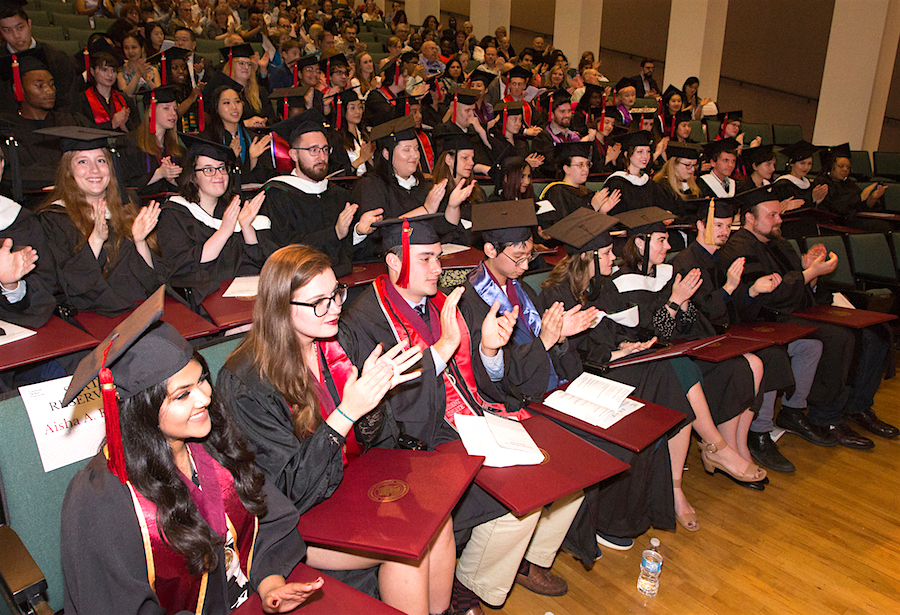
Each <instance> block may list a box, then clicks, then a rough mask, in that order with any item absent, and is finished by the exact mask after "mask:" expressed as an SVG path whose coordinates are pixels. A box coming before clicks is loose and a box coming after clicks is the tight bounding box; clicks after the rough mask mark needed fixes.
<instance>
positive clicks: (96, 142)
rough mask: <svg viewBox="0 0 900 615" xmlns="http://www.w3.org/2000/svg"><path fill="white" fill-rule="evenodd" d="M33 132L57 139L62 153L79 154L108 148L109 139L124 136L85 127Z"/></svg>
mask: <svg viewBox="0 0 900 615" xmlns="http://www.w3.org/2000/svg"><path fill="white" fill-rule="evenodd" d="M34 132H36V133H38V134H42V135H50V136H51V137H58V138H59V146H60V148H61V149H62V151H64V152H80V151H86V150H92V149H100V148H102V147H106V148H108V147H110V143H109V141H110V139H116V138H118V137H124V136H125V134H124V133H121V132H118V131H114V130H100V129H99V128H88V127H85V126H54V127H52V128H41V129H39V130H35V131H34Z"/></svg>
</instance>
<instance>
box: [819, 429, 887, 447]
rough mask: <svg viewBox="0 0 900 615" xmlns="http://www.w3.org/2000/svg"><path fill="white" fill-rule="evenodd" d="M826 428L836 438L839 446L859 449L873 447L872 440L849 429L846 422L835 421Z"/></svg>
mask: <svg viewBox="0 0 900 615" xmlns="http://www.w3.org/2000/svg"><path fill="white" fill-rule="evenodd" d="M826 429H828V431H829V432H830V433H831V434H832V435H833V436H834V437H835V438H836V439H837V443H838V444H840V445H841V446H846V447H847V448H855V449H860V450H863V449H867V448H875V443H874V442H872V441H871V440H869V439H868V438H866V437H864V436H861V435H859V434H858V433H856V432H855V431H853V430H852V429H850V426H849V425H847V423H836V424H833V425H829V426H828V427H827V428H826Z"/></svg>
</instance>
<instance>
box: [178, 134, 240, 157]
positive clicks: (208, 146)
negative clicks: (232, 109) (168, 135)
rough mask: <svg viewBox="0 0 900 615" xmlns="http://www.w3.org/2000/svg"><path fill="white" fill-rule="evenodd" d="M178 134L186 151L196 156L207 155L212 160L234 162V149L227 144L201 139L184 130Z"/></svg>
mask: <svg viewBox="0 0 900 615" xmlns="http://www.w3.org/2000/svg"><path fill="white" fill-rule="evenodd" d="M178 136H179V137H181V141H182V142H183V143H184V146H185V147H186V148H187V150H188V153H191V152H193V153H194V154H195V155H197V156H208V157H210V158H212V159H213V160H218V161H219V162H224V163H228V164H233V163H234V162H235V155H234V150H233V149H231V146H229V145H225V144H224V143H216V142H215V141H209V140H208V139H202V138H200V137H196V136H194V135H190V134H187V133H184V132H179V133H178Z"/></svg>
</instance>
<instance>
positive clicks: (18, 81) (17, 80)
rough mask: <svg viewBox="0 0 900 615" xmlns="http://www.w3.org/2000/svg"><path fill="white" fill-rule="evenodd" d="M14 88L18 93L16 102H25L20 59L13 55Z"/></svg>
mask: <svg viewBox="0 0 900 615" xmlns="http://www.w3.org/2000/svg"><path fill="white" fill-rule="evenodd" d="M12 72H13V88H14V89H15V91H16V100H17V101H19V102H22V101H23V100H25V92H24V91H23V90H22V76H21V75H20V74H19V58H18V56H16V54H12Z"/></svg>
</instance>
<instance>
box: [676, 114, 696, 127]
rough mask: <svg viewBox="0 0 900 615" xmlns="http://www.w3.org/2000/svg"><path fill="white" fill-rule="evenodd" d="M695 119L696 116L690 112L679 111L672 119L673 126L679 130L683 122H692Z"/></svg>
mask: <svg viewBox="0 0 900 615" xmlns="http://www.w3.org/2000/svg"><path fill="white" fill-rule="evenodd" d="M693 119H694V116H693V114H692V113H691V112H690V111H679V112H678V113H676V114H675V116H674V117H673V118H672V126H674V127H676V128H677V127H678V125H679V124H681V123H682V122H690V121H691V120H693Z"/></svg>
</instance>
